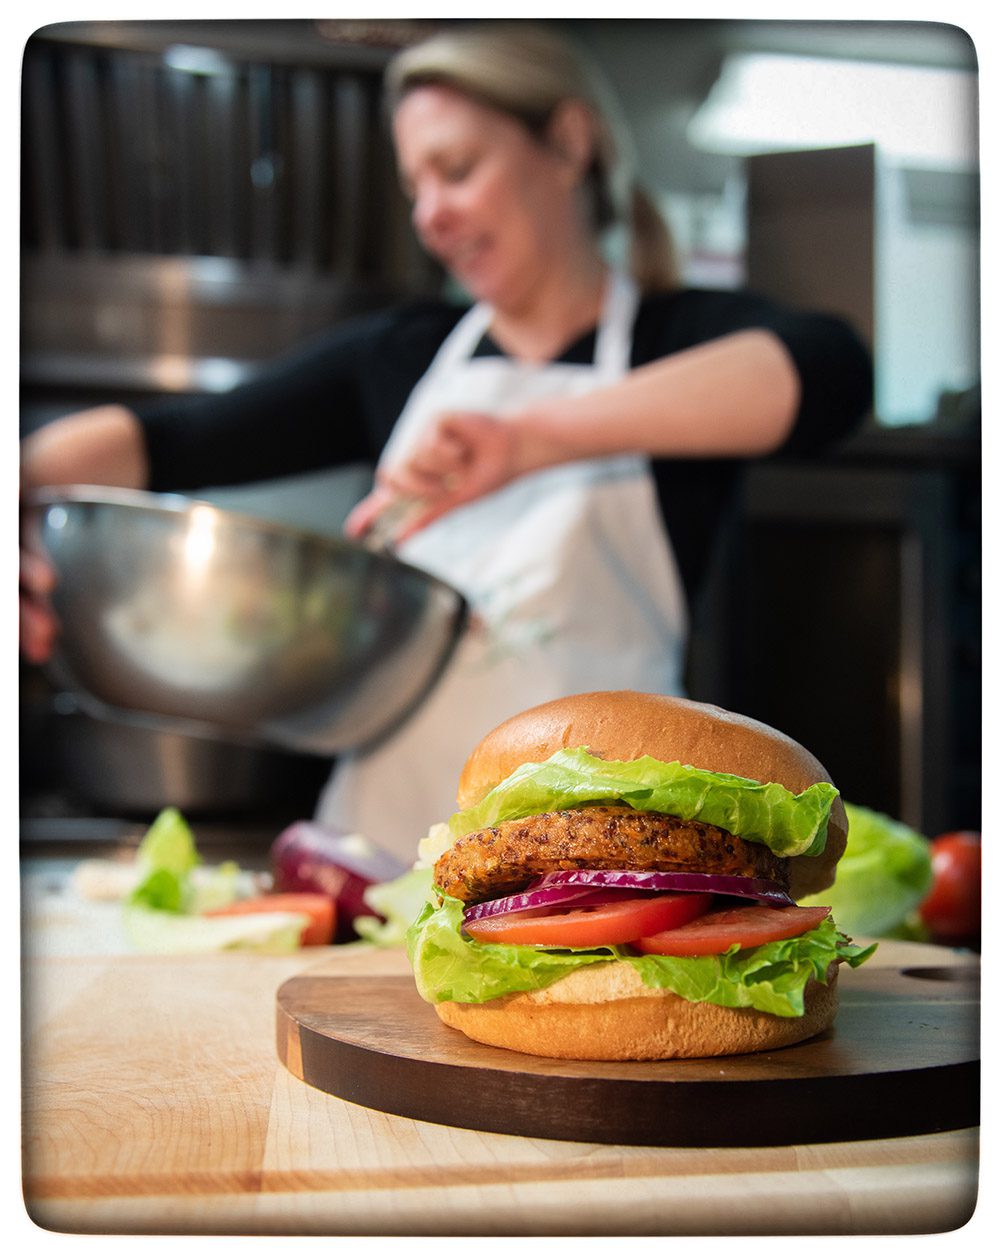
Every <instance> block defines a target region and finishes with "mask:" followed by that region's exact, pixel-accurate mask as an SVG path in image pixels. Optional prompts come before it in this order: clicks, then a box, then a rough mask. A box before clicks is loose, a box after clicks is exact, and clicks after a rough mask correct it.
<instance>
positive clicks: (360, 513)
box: [24, 23, 871, 857]
mask: <svg viewBox="0 0 1000 1255" xmlns="http://www.w3.org/2000/svg"><path fill="white" fill-rule="evenodd" d="M388 89H389V100H390V104H391V108H392V121H393V136H394V141H395V145H396V152H397V157H398V164H399V169H400V174H401V178H402V181H403V185H404V188H405V189H406V191H407V193H408V195H409V196H410V197H411V199H412V205H413V223H414V227H415V229H416V231H417V234H418V236H419V238H420V240H421V241H422V243H423V245H424V246H425V247H426V248H427V249H428V250H429V251H430V252H431V253H432V254H433V255H434V256H435V257H437V258H438V259H439V260H440V261H441V262H442V263H443V264H444V266H445V267H446V268H447V269H448V270H449V271H450V272H451V274H452V275H453V276H454V278H455V279H456V280H457V281H458V282H459V284H460V285H461V286H462V287H463V288H464V289H465V290H466V291H467V292H468V293H469V295H470V296H471V298H472V305H471V308H470V309H468V311H463V310H462V309H460V308H457V307H456V306H454V305H452V304H449V303H446V302H427V303H425V304H421V305H419V306H416V307H410V308H407V309H405V310H401V311H391V312H388V313H385V314H381V315H378V316H376V317H373V318H367V319H363V320H359V321H357V322H355V323H352V324H351V325H349V326H346V327H342V328H340V329H338V330H337V331H336V332H335V333H334V335H333V336H332V337H331V338H330V339H328V340H326V341H324V342H323V343H322V344H321V345H318V346H310V348H308V349H307V350H305V351H304V353H302V354H300V355H298V356H297V357H296V358H295V359H292V360H290V361H288V362H286V363H284V364H282V365H280V366H279V367H277V368H276V369H275V370H274V371H272V372H270V373H269V374H268V376H267V377H266V378H264V379H262V380H260V381H257V382H255V383H253V384H251V385H248V386H247V387H246V388H244V389H239V390H237V391H236V392H234V393H233V394H230V395H228V396H227V397H223V398H216V399H212V400H208V401H204V402H199V403H198V404H195V405H190V406H185V407H182V406H179V405H176V404H170V403H168V404H166V405H162V406H158V407H153V408H150V409H148V410H143V411H139V412H132V411H128V410H124V409H122V408H120V407H106V408H103V409H101V410H97V411H91V412H89V413H88V414H85V415H77V416H73V417H70V418H69V419H67V420H63V421H62V422H60V423H57V424H53V425H50V427H48V428H43V429H42V430H41V431H40V432H39V433H38V434H37V435H36V436H35V437H33V438H32V439H31V441H30V442H29V443H28V446H27V447H26V449H25V455H24V474H25V480H26V482H27V483H28V484H29V485H32V486H33V485H36V484H39V483H54V482H55V483H58V482H69V481H74V480H75V481H78V482H79V481H81V480H82V481H90V482H103V483H109V484H111V483H113V484H119V485H131V486H139V487H150V488H153V489H167V488H170V489H174V490H187V489H196V488H198V487H203V486H205V485H207V484H213V485H218V484H222V483H234V482H241V481H244V480H249V479H254V478H256V479H260V478H264V477H270V476H275V475H282V474H290V473H293V472H295V471H298V470H305V469H315V468H316V467H317V466H320V465H334V464H338V463H348V462H354V461H360V460H365V459H367V460H370V461H371V462H377V465H378V470H377V477H376V484H375V487H374V489H373V491H372V493H371V494H370V495H369V497H368V498H366V499H365V500H364V501H363V502H361V503H360V505H359V506H358V507H357V508H356V509H355V511H354V512H353V513H352V515H351V517H350V518H349V519H348V530H349V532H350V533H351V534H353V535H361V534H362V533H364V532H365V531H366V530H367V529H368V528H369V527H370V526H372V525H373V523H374V522H375V521H376V519H378V518H379V517H380V516H381V515H382V514H383V512H384V511H385V510H386V509H387V508H389V509H391V510H392V511H393V514H395V512H396V511H397V510H398V509H399V507H400V506H401V505H402V506H403V507H405V510H406V511H407V513H406V515H405V517H404V521H403V523H402V526H401V527H400V529H399V531H398V533H397V535H398V542H397V549H398V552H399V554H400V556H401V557H403V558H404V559H405V560H407V561H409V562H411V563H413V564H415V565H417V566H420V567H422V568H424V569H426V570H428V571H431V572H432V573H434V574H437V575H440V576H442V577H443V578H445V579H447V580H448V581H449V582H451V583H452V584H454V585H456V586H458V587H459V588H461V589H462V591H463V592H464V593H465V594H466V596H467V597H468V599H469V601H470V603H471V606H472V609H473V616H472V626H471V628H470V630H469V632H468V633H467V635H466V636H465V638H464V639H463V640H462V642H461V644H460V646H459V649H458V651H457V654H456V656H455V658H454V660H453V662H452V664H451V665H450V666H449V668H448V670H447V672H446V674H445V675H444V677H443V678H442V680H441V681H440V683H439V684H438V686H437V687H436V689H435V690H434V691H433V692H432V694H431V695H430V697H429V698H428V699H427V701H426V702H425V704H424V705H423V707H422V708H421V709H420V710H419V711H418V712H417V713H416V714H415V715H414V716H412V717H411V719H410V720H408V721H407V722H406V723H405V724H404V725H403V726H402V727H401V728H400V729H399V730H398V732H396V733H395V734H393V735H392V736H391V737H390V738H389V739H387V740H386V741H384V742H383V743H382V744H381V745H379V746H377V747H375V748H373V749H371V750H369V751H367V752H365V753H363V754H359V755H355V756H352V757H349V758H346V759H344V760H342V761H341V762H340V763H339V764H338V768H337V770H336V772H335V773H334V776H333V779H332V781H331V784H330V785H329V786H328V788H327V790H326V792H325V794H324V797H323V798H322V799H321V802H320V807H319V817H320V818H321V819H325V820H327V821H328V822H331V823H336V824H339V825H343V826H346V827H349V828H351V829H355V830H358V831H362V832H364V833H366V835H368V836H369V837H370V838H371V839H372V840H374V841H376V842H378V843H379V844H381V845H383V846H386V847H387V848H390V849H394V850H396V851H397V852H399V853H400V854H402V855H403V856H404V857H405V856H406V855H408V854H409V853H410V852H412V851H413V849H414V848H415V843H416V841H417V840H418V839H419V838H420V837H422V836H423V835H424V833H425V832H426V830H427V827H428V826H429V825H430V824H431V823H433V822H435V821H438V820H441V819H443V818H446V817H447V815H448V813H449V811H450V809H451V807H452V805H453V798H454V790H455V785H456V781H457V778H458V772H459V770H460V768H461V765H462V763H463V761H464V758H465V756H466V754H467V753H468V751H469V749H470V747H471V746H473V745H474V744H475V743H476V741H478V739H479V738H480V737H481V736H482V735H483V733H485V732H486V731H487V730H488V729H489V728H490V727H492V726H493V725H494V724H496V723H497V722H499V721H500V720H501V719H503V718H505V717H506V716H507V715H509V714H512V713H514V712H516V711H518V710H520V709H522V708H524V707H526V706H528V705H531V704H534V703H535V702H540V701H544V700H546V699H548V698H550V697H554V696H557V695H562V694H565V693H568V692H572V691H581V690H586V689H597V688H605V687H607V688H626V687H635V688H643V689H649V690H656V691H661V692H677V691H679V690H680V689H681V687H682V675H683V665H684V655H685V644H686V635H687V607H688V604H689V601H690V598H691V596H692V593H693V591H694V589H695V587H696V583H697V577H698V575H699V573H700V570H701V568H702V567H703V565H704V564H705V562H706V560H707V557H708V554H709V551H710V546H711V542H712V539H713V536H714V534H715V531H716V528H717V525H718V520H719V517H720V515H721V514H722V513H723V511H724V509H725V499H726V497H727V496H728V495H729V494H730V493H731V490H732V486H733V483H734V478H735V475H736V472H737V469H738V466H739V463H740V462H741V461H743V460H745V459H747V458H751V457H755V456H761V455H766V454H769V453H771V452H774V451H776V450H778V449H780V448H800V449H805V448H808V447H818V446H819V445H820V444H821V443H822V442H823V441H825V440H829V439H832V438H834V437H836V436H839V435H841V434H842V433H843V432H845V431H846V430H848V429H849V428H850V427H851V426H853V425H854V423H856V422H857V420H858V419H859V418H860V417H861V416H862V415H863V414H864V413H865V412H866V410H867V407H868V405H869V402H870V395H871V379H870V363H869V360H868V356H867V354H866V352H865V350H864V348H863V347H862V346H861V345H860V343H859V342H858V341H857V339H856V338H855V337H854V335H853V334H852V332H851V331H850V330H849V329H848V328H847V327H845V326H844V325H843V324H842V323H841V322H839V321H838V320H836V319H834V318H830V317H826V316H822V315H815V314H803V313H797V312H793V311H789V310H784V309H780V308H777V307H775V306H774V305H772V304H770V303H768V302H765V301H762V300H760V299H757V298H755V297H753V296H750V295H747V294H740V293H722V292H695V291H688V290H683V289H681V288H679V287H678V286H677V285H676V283H675V280H674V275H673V268H672V258H671V255H670V249H669V241H668V237H667V235H666V232H665V229H664V228H663V226H662V223H660V222H659V220H658V218H657V216H656V215H655V213H654V212H653V210H652V209H651V206H650V204H649V202H648V201H647V200H646V199H645V197H644V196H643V194H642V193H641V192H640V190H639V189H638V188H637V186H636V185H635V183H634V181H633V180H632V179H631V177H630V173H629V167H628V162H627V154H626V153H625V150H624V148H623V146H622V144H621V142H620V140H619V139H618V137H617V136H616V134H615V131H614V128H613V126H612V123H611V120H610V112H609V110H608V109H607V108H606V106H605V104H604V102H603V100H602V95H601V91H602V89H601V88H600V87H597V86H595V84H594V80H593V77H592V75H591V74H590V73H589V72H587V71H586V70H585V69H584V68H583V67H582V65H581V63H580V61H579V60H578V59H577V58H576V57H574V56H573V55H572V53H571V52H570V51H569V50H568V49H567V48H565V47H564V46H563V45H562V44H561V43H559V42H557V41H556V40H554V39H553V38H552V37H551V36H549V35H547V34H545V33H543V32H540V31H538V30H536V29H534V28H532V27H530V26H528V25H525V24H523V23H515V24H512V25H510V26H507V27H504V28H487V27H483V26H481V25H479V24H472V25H470V26H466V27H463V28H461V29H456V30H455V31H454V32H451V33H446V34H443V35H441V36H438V37H435V38H433V39H431V40H430V41H428V42H427V43H425V44H422V45H420V46H418V47H416V48H414V49H411V50H409V51H407V52H405V53H403V54H402V55H401V56H400V57H398V58H397V59H396V61H395V62H394V63H393V65H392V67H391V68H390V72H389V77H388ZM609 229H617V230H618V232H619V235H620V234H621V232H622V230H623V229H624V231H625V233H626V234H627V236H628V237H629V238H628V242H629V265H628V266H627V267H625V266H621V265H616V264H613V263H611V262H609V260H608V256H607V251H606V246H607V235H608V231H609ZM334 414H336V415H338V416H342V417H339V418H338V420H337V421H334V419H333V418H332V417H331V416H332V415H334ZM42 578H43V580H44V576H43V577H42ZM37 587H42V585H41V584H39V585H37ZM29 613H30V607H29ZM45 631H46V627H45V625H44V621H43V626H42V628H41V631H40V632H39V633H38V634H36V635H32V632H31V630H30V628H29V629H27V630H26V634H25V642H26V649H31V648H34V647H36V646H37V650H38V651H41V652H44V650H45V649H46V648H47V647H48V645H47V643H46V639H45ZM36 656H37V652H36Z"/></svg>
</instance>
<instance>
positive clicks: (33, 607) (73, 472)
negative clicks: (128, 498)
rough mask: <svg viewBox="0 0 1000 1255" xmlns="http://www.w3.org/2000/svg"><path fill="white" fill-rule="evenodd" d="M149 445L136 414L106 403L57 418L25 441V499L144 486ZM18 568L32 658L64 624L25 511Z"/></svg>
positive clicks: (26, 649) (37, 658) (40, 657)
mask: <svg viewBox="0 0 1000 1255" xmlns="http://www.w3.org/2000/svg"><path fill="white" fill-rule="evenodd" d="M148 474H149V471H148V465H147V460H146V448H145V442H144V438H143V435H142V429H141V428H140V426H139V421H138V419H137V418H136V417H135V415H134V414H133V413H132V412H131V411H130V410H127V409H126V408H125V407H124V406H120V405H103V406H98V407H96V408H94V409H91V410H83V411H80V412H79V413H76V414H68V415H66V417H65V418H57V419H54V420H53V421H52V422H50V423H47V424H46V425H45V426H44V427H40V428H39V429H38V430H37V431H35V432H32V433H31V434H30V435H28V436H26V437H25V438H24V440H23V441H22V442H21V486H20V492H21V499H22V501H23V500H24V499H25V498H26V497H27V496H29V495H30V493H31V492H32V491H33V490H34V489H37V488H45V487H53V486H55V485H60V484H105V485H115V486H117V487H122V488H143V487H145V485H146V482H147V480H148ZM20 558H21V561H20V573H19V579H18V583H19V602H20V616H19V618H20V644H21V652H22V653H23V654H24V656H25V658H26V659H27V660H28V661H29V662H34V663H41V662H45V661H46V659H47V658H48V657H49V656H50V654H51V653H52V648H53V645H54V644H55V639H56V636H57V634H58V631H59V625H58V622H57V620H56V617H55V615H54V614H53V612H52V608H51V606H50V604H49V598H50V595H51V593H52V590H53V588H54V587H55V583H56V576H55V571H54V570H53V568H52V565H51V564H50V562H49V561H48V559H47V558H46V557H45V555H44V554H42V553H40V552H39V550H38V548H37V546H32V545H31V543H30V540H29V539H28V538H26V537H25V534H24V525H23V517H22V525H21V545H20Z"/></svg>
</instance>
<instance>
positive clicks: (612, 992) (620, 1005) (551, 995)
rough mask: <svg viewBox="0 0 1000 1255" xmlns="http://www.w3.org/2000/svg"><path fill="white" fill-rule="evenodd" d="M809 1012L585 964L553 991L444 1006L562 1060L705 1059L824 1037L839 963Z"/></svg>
mask: <svg viewBox="0 0 1000 1255" xmlns="http://www.w3.org/2000/svg"><path fill="white" fill-rule="evenodd" d="M805 1007H806V1009H805V1014H803V1015H801V1016H793V1017H789V1016H780V1015H769V1014H768V1013H767V1012H765V1011H757V1010H755V1009H754V1008H752V1007H720V1006H716V1005H715V1004H714V1003H711V1002H688V1001H687V1000H686V999H684V998H681V997H680V996H679V995H678V994H674V993H671V992H670V991H669V990H664V989H651V988H650V987H649V986H648V985H646V984H644V983H643V981H642V978H641V977H640V976H639V974H638V972H636V970H635V968H634V967H632V966H631V964H628V963H601V964H594V965H593V966H591V967H585V968H579V969H577V970H576V971H575V972H572V973H571V974H570V975H569V976H566V977H564V978H563V979H562V980H560V981H557V982H556V983H555V984H554V985H550V986H548V988H546V989H539V990H533V991H532V992H530V993H518V994H508V995H506V996H505V997H503V998H494V999H492V1000H491V1001H489V1002H483V1003H468V1002H441V1003H438V1004H437V1005H436V1006H435V1010H436V1011H437V1013H438V1015H439V1016H440V1018H441V1019H442V1020H443V1021H444V1023H445V1024H447V1025H448V1026H449V1027H450V1028H455V1029H458V1030H459V1032H461V1033H464V1034H465V1035H466V1037H471V1038H472V1040H473V1041H478V1042H482V1043H483V1044H484V1045H487V1046H502V1047H503V1048H504V1049H506V1050H516V1051H518V1052H520V1053H521V1054H527V1055H543V1056H545V1057H547V1058H552V1059H602V1060H611V1059H705V1058H709V1057H711V1056H715V1055H742V1054H751V1053H755V1052H758V1051H762V1050H778V1049H780V1048H781V1047H783V1046H791V1045H794V1044H795V1043H796V1042H800V1041H805V1040H806V1039H807V1038H809V1037H815V1036H816V1034H817V1033H822V1032H824V1031H825V1030H826V1029H828V1028H829V1027H830V1026H831V1025H832V1024H833V1021H834V1018H835V1017H836V1014H837V974H836V967H834V969H833V970H832V971H831V972H830V974H829V983H828V984H826V985H821V984H820V983H819V982H818V981H810V982H809V984H808V985H807V986H806V991H805Z"/></svg>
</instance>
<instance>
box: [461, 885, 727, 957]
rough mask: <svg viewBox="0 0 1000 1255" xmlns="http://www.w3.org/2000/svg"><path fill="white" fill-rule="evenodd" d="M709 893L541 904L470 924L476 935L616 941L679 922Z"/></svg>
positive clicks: (695, 912) (700, 909)
mask: <svg viewBox="0 0 1000 1255" xmlns="http://www.w3.org/2000/svg"><path fill="white" fill-rule="evenodd" d="M711 901H712V895H711V894H710V893H663V894H658V895H657V896H656V897H651V896H650V895H649V894H645V895H643V896H642V897H628V898H623V899H622V901H621V902H605V903H602V904H601V905H594V906H578V907H572V906H570V907H555V908H552V907H542V908H537V909H535V910H528V911H512V912H510V913H508V914H506V915H493V916H489V917H487V918H486V919H481V920H475V921H474V922H473V923H471V924H466V925H465V931H466V932H467V933H468V934H469V936H470V937H475V939H476V940H477V941H493V942H506V943H509V944H511V945H525V946H530V945H538V946H571V947H572V946H584V947H585V946H614V945H624V944H625V943H626V942H629V941H635V939H636V938H637V937H646V936H648V935H650V934H651V933H657V934H661V933H662V932H663V931H664V930H665V929H670V928H677V927H679V926H680V925H682V924H686V923H688V922H689V921H690V920H693V919H696V918H697V917H698V916H699V915H702V914H704V912H705V911H707V910H708V908H709V905H710V903H711Z"/></svg>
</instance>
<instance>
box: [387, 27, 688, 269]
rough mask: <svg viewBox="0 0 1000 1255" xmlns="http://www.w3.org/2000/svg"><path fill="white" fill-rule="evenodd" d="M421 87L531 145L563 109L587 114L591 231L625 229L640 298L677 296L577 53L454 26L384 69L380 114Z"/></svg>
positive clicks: (609, 119) (647, 204) (657, 234)
mask: <svg viewBox="0 0 1000 1255" xmlns="http://www.w3.org/2000/svg"><path fill="white" fill-rule="evenodd" d="M428 84H445V85H447V86H449V87H454V88H456V89H457V90H459V91H462V92H464V93H465V94H466V95H468V96H471V97H473V98H474V99H476V100H478V101H480V102H481V103H483V104H486V105H489V106H490V107H491V108H494V109H499V110H500V111H501V112H503V113H506V114H509V115H510V116H511V117H514V118H517V119H518V121H520V122H521V123H522V124H523V125H524V126H525V127H527V129H528V130H529V131H530V132H531V133H532V134H533V135H535V136H536V137H537V138H539V139H541V138H543V137H544V136H545V134H546V132H547V129H548V126H549V123H550V122H551V120H552V117H553V115H554V113H555V111H556V109H557V108H558V106H559V105H560V104H562V103H563V102H564V101H566V100H577V101H581V102H582V103H583V104H584V105H586V106H587V110H588V113H589V115H590V118H591V124H592V131H593V144H594V155H593V159H592V162H591V166H590V169H589V171H588V186H589V190H590V196H591V204H592V214H593V221H594V225H595V228H596V230H597V231H598V232H599V233H603V232H606V231H609V230H610V229H611V228H614V227H622V228H624V229H625V232H626V234H627V238H628V259H629V269H630V270H631V272H632V274H633V275H634V277H635V279H636V281H637V282H638V283H639V285H640V287H641V288H642V289H643V290H644V291H655V290H659V289H665V288H672V287H676V286H677V268H676V261H675V255H674V247H673V241H672V239H671V237H670V232H669V230H668V228H667V225H666V223H665V222H664V220H663V217H662V216H661V214H660V213H659V211H658V210H657V208H656V206H655V205H654V204H653V201H652V199H651V198H650V197H649V195H648V194H647V193H646V192H645V191H644V190H643V188H641V187H640V186H639V183H638V181H637V179H636V177H635V170H634V160H633V157H632V151H631V142H630V140H629V137H628V134H627V131H626V128H625V126H624V124H623V122H622V121H621V118H620V112H619V108H618V105H617V102H616V101H615V99H614V96H613V94H612V93H611V91H610V89H609V87H608V86H607V84H606V83H605V82H604V80H603V78H602V77H601V75H600V74H599V73H598V71H597V70H596V68H595V67H594V66H593V65H591V64H590V63H589V62H588V61H587V60H586V59H585V58H584V56H583V55H582V54H581V53H580V52H579V51H578V50H576V49H575V48H572V47H571V46H570V45H569V44H567V43H566V42H565V41H563V40H562V39H561V38H559V37H558V36H556V35H555V34H553V33H552V32H550V31H548V30H546V29H544V28H542V27H539V26H535V25H533V24H531V23H529V22H511V23H503V24H492V23H486V22H483V23H481V24H480V23H470V24H467V25H462V26H456V27H455V28H453V29H450V30H445V31H442V32H440V33H438V34H435V35H432V36H430V37H429V38H428V39H426V40H424V41H423V42H421V43H419V44H415V45H414V46H412V47H410V48H407V49H405V50H404V51H403V52H401V53H399V54H397V56H396V57H395V58H394V59H393V60H392V61H391V62H390V64H389V67H388V70H387V72H386V103H387V106H388V108H389V109H394V108H395V107H396V105H398V104H399V102H400V101H401V100H402V98H403V97H404V96H405V95H406V93H407V92H409V91H411V90H412V89H414V88H416V87H421V86H426V85H428Z"/></svg>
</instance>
